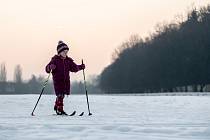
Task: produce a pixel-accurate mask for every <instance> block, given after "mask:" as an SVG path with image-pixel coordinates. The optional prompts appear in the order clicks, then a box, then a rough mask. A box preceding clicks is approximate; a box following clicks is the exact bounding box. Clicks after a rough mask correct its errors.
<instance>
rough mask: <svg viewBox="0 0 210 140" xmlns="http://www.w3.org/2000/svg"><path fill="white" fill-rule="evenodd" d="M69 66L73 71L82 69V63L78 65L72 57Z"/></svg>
mask: <svg viewBox="0 0 210 140" xmlns="http://www.w3.org/2000/svg"><path fill="white" fill-rule="evenodd" d="M69 66H70V71H71V72H78V71H79V70H81V65H77V64H76V63H74V60H72V59H70V61H69Z"/></svg>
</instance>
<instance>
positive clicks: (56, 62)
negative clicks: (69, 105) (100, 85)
mask: <svg viewBox="0 0 210 140" xmlns="http://www.w3.org/2000/svg"><path fill="white" fill-rule="evenodd" d="M68 51H69V48H68V46H67V45H66V44H65V43H64V42H63V41H59V42H58V45H57V52H58V55H55V56H54V57H52V59H51V61H50V63H49V64H48V65H47V66H46V68H45V69H46V72H47V73H50V71H51V70H52V75H53V84H54V89H55V94H56V96H57V97H56V101H55V106H54V110H55V111H56V113H57V115H68V114H67V113H66V112H65V111H64V110H63V106H64V104H63V99H64V97H65V95H69V94H70V75H69V72H78V71H80V70H82V69H85V65H84V64H81V65H77V64H75V63H74V61H73V59H71V58H70V57H68V56H67V53H68Z"/></svg>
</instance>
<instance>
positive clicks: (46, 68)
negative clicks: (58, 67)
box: [45, 58, 55, 73]
mask: <svg viewBox="0 0 210 140" xmlns="http://www.w3.org/2000/svg"><path fill="white" fill-rule="evenodd" d="M51 64H54V65H55V59H53V58H52V59H51V61H50V62H49V63H48V64H47V66H46V67H45V71H46V72H47V73H50V65H51Z"/></svg>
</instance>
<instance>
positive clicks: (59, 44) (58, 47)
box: [57, 40, 69, 54]
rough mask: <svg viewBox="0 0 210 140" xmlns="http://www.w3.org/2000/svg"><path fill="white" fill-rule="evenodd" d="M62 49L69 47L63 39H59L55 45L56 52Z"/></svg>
mask: <svg viewBox="0 0 210 140" xmlns="http://www.w3.org/2000/svg"><path fill="white" fill-rule="evenodd" d="M64 50H69V47H68V46H67V45H66V44H65V43H64V42H63V41H61V40H60V41H58V45H57V52H58V54H59V53H61V52H62V51H64Z"/></svg>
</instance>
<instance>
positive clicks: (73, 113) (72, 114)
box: [53, 111, 84, 116]
mask: <svg viewBox="0 0 210 140" xmlns="http://www.w3.org/2000/svg"><path fill="white" fill-rule="evenodd" d="M53 115H56V116H76V115H77V112H76V111H73V112H72V113H71V114H67V115H57V114H53ZM83 115H84V112H81V113H80V114H78V116H83Z"/></svg>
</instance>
